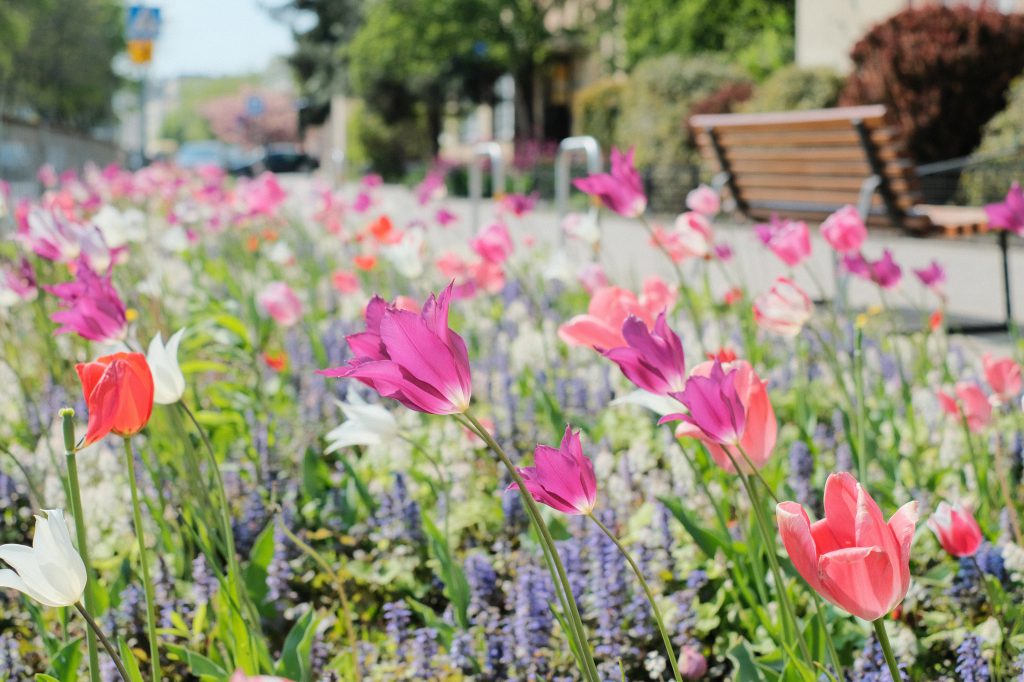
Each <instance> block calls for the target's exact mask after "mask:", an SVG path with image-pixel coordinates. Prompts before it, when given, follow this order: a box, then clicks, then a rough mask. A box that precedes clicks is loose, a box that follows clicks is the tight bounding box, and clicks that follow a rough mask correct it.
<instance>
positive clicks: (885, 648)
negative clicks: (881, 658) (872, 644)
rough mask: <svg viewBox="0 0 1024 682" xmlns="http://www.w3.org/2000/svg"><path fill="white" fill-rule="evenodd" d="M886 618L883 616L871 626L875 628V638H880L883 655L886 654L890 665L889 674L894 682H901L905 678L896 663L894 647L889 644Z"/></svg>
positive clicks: (872, 622) (886, 660)
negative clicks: (901, 675)
mask: <svg viewBox="0 0 1024 682" xmlns="http://www.w3.org/2000/svg"><path fill="white" fill-rule="evenodd" d="M884 620H885V616H882V617H881V618H879V619H878V620H875V621H871V624H872V625H873V626H874V627H875V636H876V637H878V643H879V644H880V645H881V646H882V653H883V654H885V662H886V663H887V664H888V665H889V674H890V675H892V679H893V682H900V680H902V679H903V678H902V677H900V666H899V664H897V663H896V656H895V655H894V654H893V653H892V645H891V644H889V635H888V634H886V632H885V623H883V622H882V621H884Z"/></svg>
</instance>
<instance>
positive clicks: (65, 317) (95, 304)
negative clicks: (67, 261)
mask: <svg viewBox="0 0 1024 682" xmlns="http://www.w3.org/2000/svg"><path fill="white" fill-rule="evenodd" d="M75 276H76V279H75V281H73V282H64V283H62V284H55V285H53V286H51V287H43V288H44V289H46V290H47V291H49V292H50V293H51V294H53V295H54V296H57V297H58V298H59V299H61V303H62V304H63V305H64V306H65V309H64V310H60V311H58V312H55V313H53V314H52V315H51V316H50V319H52V320H53V321H54V322H57V323H58V324H60V325H61V326H60V328H59V329H57V331H56V332H55V333H57V334H67V333H69V332H74V333H76V334H78V335H79V336H81V337H82V338H83V339H89V340H90V341H117V340H120V339H121V338H123V337H124V334H125V330H126V329H127V326H128V321H127V316H126V309H125V306H124V303H123V302H122V301H121V297H120V296H119V295H118V293H117V290H116V289H115V288H114V284H113V282H112V281H111V276H110V275H109V274H107V275H104V276H100V275H97V274H96V273H95V272H93V271H92V269H91V268H89V267H88V266H87V265H86V264H85V263H84V262H82V261H79V262H78V267H77V268H76V269H75Z"/></svg>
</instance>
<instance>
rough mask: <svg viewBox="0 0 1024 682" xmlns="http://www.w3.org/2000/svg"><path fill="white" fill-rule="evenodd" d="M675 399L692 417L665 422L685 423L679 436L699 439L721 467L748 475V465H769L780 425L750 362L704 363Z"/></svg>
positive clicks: (673, 417)
mask: <svg viewBox="0 0 1024 682" xmlns="http://www.w3.org/2000/svg"><path fill="white" fill-rule="evenodd" d="M729 355H732V354H731V353H729V354H728V355H726V356H725V357H728V356H729ZM691 384H692V387H691ZM674 397H675V398H677V399H678V400H679V401H680V402H681V403H683V405H685V406H686V408H687V409H688V410H689V411H690V414H689V415H683V414H672V415H668V416H666V417H663V418H662V420H661V421H662V423H664V422H667V421H682V422H683V423H682V424H680V425H679V427H678V428H677V429H676V435H677V436H679V437H690V438H697V439H698V440H701V441H702V442H703V443H704V444H705V446H707V448H708V452H710V453H711V457H712V458H713V459H714V460H715V464H717V465H718V466H720V467H722V469H724V470H725V471H728V472H729V473H735V472H736V467H735V466H733V460H735V461H736V463H737V464H738V465H739V466H740V468H741V469H742V470H744V471H749V469H750V464H753V465H754V467H756V468H758V469H760V468H761V467H763V466H764V465H765V464H766V463H767V462H768V459H769V457H771V454H772V450H773V449H774V448H775V439H776V437H777V436H778V422H777V421H776V419H775V409H774V408H773V407H772V403H771V399H770V398H769V397H768V389H767V387H766V386H765V383H764V382H763V381H762V380H761V378H760V377H759V376H758V375H757V373H756V372H755V371H754V368H753V367H751V366H750V363H749V362H747V361H745V360H737V361H734V362H728V363H727V364H724V365H723V364H722V363H721V361H720V360H718V359H715V360H712V361H708V362H703V363H701V364H699V365H697V366H696V367H694V368H693V371H692V372H691V373H690V378H689V379H688V380H687V382H686V390H685V391H684V392H683V393H677V394H674ZM737 441H738V444H739V446H740V447H742V452H741V451H740V447H737ZM744 454H746V457H744V456H743V455H744ZM730 456H731V458H730ZM747 458H749V459H750V464H748V463H747V461H746V460H747Z"/></svg>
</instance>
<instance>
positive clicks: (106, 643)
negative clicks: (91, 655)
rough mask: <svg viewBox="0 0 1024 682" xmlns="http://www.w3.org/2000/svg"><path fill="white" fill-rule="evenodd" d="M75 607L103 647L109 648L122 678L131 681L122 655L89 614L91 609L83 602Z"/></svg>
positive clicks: (108, 651) (109, 652)
mask: <svg viewBox="0 0 1024 682" xmlns="http://www.w3.org/2000/svg"><path fill="white" fill-rule="evenodd" d="M75 608H76V609H77V610H78V612H79V613H80V614H82V618H85V622H86V623H88V624H89V632H92V633H95V635H96V636H97V637H99V639H100V642H101V643H102V644H103V648H104V649H106V650H107V654H108V655H109V656H110V658H111V659H112V660H113V661H114V665H115V666H117V673H118V674H119V675H120V676H121V679H122V680H124V682H130V681H131V678H130V677H129V676H128V671H127V670H125V668H124V662H122V661H121V657H120V656H118V655H117V652H116V651H115V650H114V646H113V645H112V644H111V643H110V640H109V639H107V636H106V635H105V634H103V630H101V629H100V626H99V625H97V623H96V621H95V619H93V617H92V616H91V615H89V610H88V609H87V608H85V607H83V606H82V605H81V604H75Z"/></svg>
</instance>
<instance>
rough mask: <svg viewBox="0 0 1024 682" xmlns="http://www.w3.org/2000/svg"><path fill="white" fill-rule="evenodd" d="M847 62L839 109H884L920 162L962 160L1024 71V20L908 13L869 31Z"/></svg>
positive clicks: (947, 10)
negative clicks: (851, 65) (865, 106)
mask: <svg viewBox="0 0 1024 682" xmlns="http://www.w3.org/2000/svg"><path fill="white" fill-rule="evenodd" d="M850 57H851V59H852V60H853V63H854V70H853V73H852V74H851V75H850V78H849V80H848V81H847V83H846V86H845V87H844V89H843V93H842V95H841V97H840V103H841V104H843V105H854V104H884V105H886V106H887V107H888V108H889V112H890V116H892V117H893V121H894V122H895V123H897V124H899V126H900V127H901V128H902V129H903V131H904V134H906V135H907V138H908V143H909V151H910V154H911V155H912V156H913V157H914V159H916V160H917V161H918V162H919V163H924V162H928V161H938V160H941V159H948V158H953V157H957V156H963V155H966V154H969V153H971V151H972V150H973V149H974V148H975V147H976V146H977V144H978V142H979V141H980V139H981V128H982V126H983V125H984V124H985V122H986V121H988V120H989V119H990V118H991V117H992V116H994V115H995V114H996V113H998V112H999V111H1001V110H1002V109H1003V107H1004V106H1005V105H1006V89H1007V87H1008V86H1009V84H1010V81H1011V80H1013V78H1014V77H1015V76H1017V75H1018V74H1020V73H1021V71H1022V70H1024V14H1002V13H1001V12H997V11H996V10H993V9H977V10H975V9H970V8H968V7H964V6H962V5H961V6H957V7H939V6H928V7H922V8H918V9H908V10H904V11H903V12H900V13H899V14H896V15H894V16H892V17H890V18H889V19H887V20H886V21H884V22H882V23H880V24H878V25H876V26H875V27H873V28H872V29H871V30H870V31H869V32H868V34H867V35H866V36H864V37H863V38H862V39H861V40H860V41H859V42H858V43H857V44H856V45H854V47H853V51H852V52H851V54H850Z"/></svg>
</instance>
